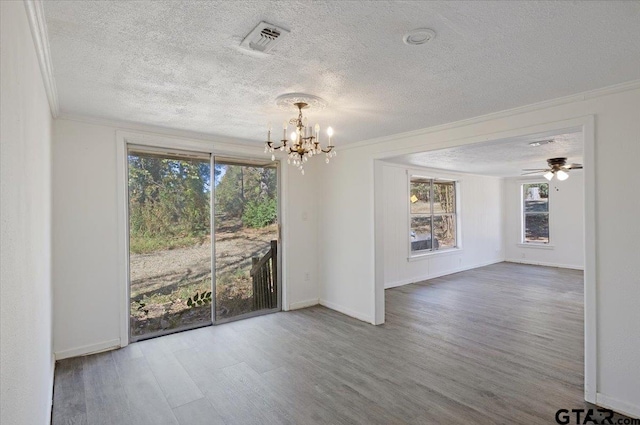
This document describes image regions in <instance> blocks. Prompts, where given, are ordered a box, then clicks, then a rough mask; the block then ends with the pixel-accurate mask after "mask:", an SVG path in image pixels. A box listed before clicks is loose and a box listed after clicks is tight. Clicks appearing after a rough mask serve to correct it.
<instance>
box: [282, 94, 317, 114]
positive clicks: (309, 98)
mask: <svg viewBox="0 0 640 425" xmlns="http://www.w3.org/2000/svg"><path fill="white" fill-rule="evenodd" d="M296 103H306V104H307V106H305V107H304V109H306V108H311V109H315V110H316V111H320V110H322V109H324V108H326V107H327V101H326V100H324V99H323V98H321V97H318V96H314V95H312V94H306V93H287V94H283V95H280V96H278V97H277V98H276V106H277V107H278V108H280V109H285V110H287V111H288V110H291V109H298V107H297V106H296Z"/></svg>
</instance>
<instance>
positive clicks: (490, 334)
mask: <svg viewBox="0 0 640 425" xmlns="http://www.w3.org/2000/svg"><path fill="white" fill-rule="evenodd" d="M583 314H584V310H583V275H582V272H580V271H577V270H566V269H558V268H550V267H539V266H529V265H521V264H512V263H500V264H495V265H492V266H487V267H482V268H479V269H474V270H469V271H466V272H461V273H456V274H453V275H449V276H444V277H441V278H436V279H431V280H429V281H426V282H420V283H416V284H412V285H406V286H401V287H398V288H394V289H390V290H387V291H386V323H385V324H384V325H381V326H371V325H369V324H366V323H363V322H361V321H358V320H356V319H353V318H350V317H347V316H344V315H342V314H339V313H337V312H335V311H332V310H329V309H326V308H323V307H312V308H307V309H303V310H297V311H292V312H287V313H277V314H272V315H268V316H262V317H256V318H252V319H247V320H243V321H239V322H233V323H228V324H224V325H220V326H214V327H208V328H201V329H196V330H193V331H188V332H182V333H178V334H174V335H170V336H167V337H161V338H156V339H153V340H148V341H143V342H140V343H136V344H132V345H130V346H129V347H127V348H126V349H124V350H119V351H116V352H112V353H104V354H100V355H95V356H89V357H86V358H84V359H82V360H81V361H79V360H77V359H76V360H71V361H67V362H60V363H59V364H58V366H57V368H56V396H55V397H56V398H55V402H54V412H53V425H61V424H74V423H80V424H87V425H97V424H99V425H102V424H118V425H122V424H136V425H145V424H154V425H156V424H161V425H162V424H174V425H175V424H179V425H187V424H189V425H198V424H225V425H233V424H243V425H246V424H304V425H307V424H367V425H369V424H373V425H376V424H380V425H386V424H416V425H417V424H421V425H422V424H425V423H428V424H436V425H437V424H442V425H450V424H460V425H463V424H464V425H467V424H481V425H492V424H510V425H519V424H522V425H525V424H527V425H528V424H547V423H555V419H554V415H555V412H556V411H557V410H558V409H561V408H565V409H575V408H585V407H586V408H589V407H593V406H589V405H587V404H586V403H584V401H583V379H584V376H583V362H584V360H583V344H584V338H583V332H584V331H583ZM616 418H622V417H620V416H616Z"/></svg>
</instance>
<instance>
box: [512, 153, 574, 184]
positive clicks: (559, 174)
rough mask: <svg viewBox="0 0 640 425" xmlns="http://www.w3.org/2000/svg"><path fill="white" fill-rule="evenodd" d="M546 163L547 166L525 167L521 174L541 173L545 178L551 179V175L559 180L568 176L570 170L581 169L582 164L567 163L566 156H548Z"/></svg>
mask: <svg viewBox="0 0 640 425" xmlns="http://www.w3.org/2000/svg"><path fill="white" fill-rule="evenodd" d="M547 164H549V168H538V169H535V168H525V169H524V170H522V171H523V173H522V175H523V176H526V175H529V174H539V173H543V172H544V174H543V176H544V178H545V179H547V180H549V181H551V179H553V176H556V178H557V179H558V180H560V181H562V180H566V179H568V178H569V173H568V172H569V171H570V170H580V169H582V164H567V158H549V159H547Z"/></svg>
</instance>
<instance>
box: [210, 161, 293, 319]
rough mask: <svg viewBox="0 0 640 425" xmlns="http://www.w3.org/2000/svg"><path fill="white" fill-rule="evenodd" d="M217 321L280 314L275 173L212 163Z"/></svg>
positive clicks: (270, 167) (257, 166)
mask: <svg viewBox="0 0 640 425" xmlns="http://www.w3.org/2000/svg"><path fill="white" fill-rule="evenodd" d="M215 253H216V255H215V270H216V300H215V302H216V317H215V318H216V321H218V322H223V321H227V320H231V319H234V318H240V317H247V316H251V315H255V314H260V313H263V312H266V311H271V310H273V311H277V310H279V309H280V297H281V296H280V291H279V284H278V274H279V273H278V269H279V267H278V263H279V255H278V169H277V167H276V166H275V164H273V163H267V164H264V163H262V164H261V163H257V162H254V163H252V162H248V161H239V160H233V159H224V158H216V159H215Z"/></svg>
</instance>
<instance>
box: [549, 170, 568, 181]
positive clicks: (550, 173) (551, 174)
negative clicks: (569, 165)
mask: <svg viewBox="0 0 640 425" xmlns="http://www.w3.org/2000/svg"><path fill="white" fill-rule="evenodd" d="M565 174H566V173H565ZM544 178H545V179H547V180H549V181H551V179H552V178H553V171H547V172H546V173H544Z"/></svg>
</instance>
